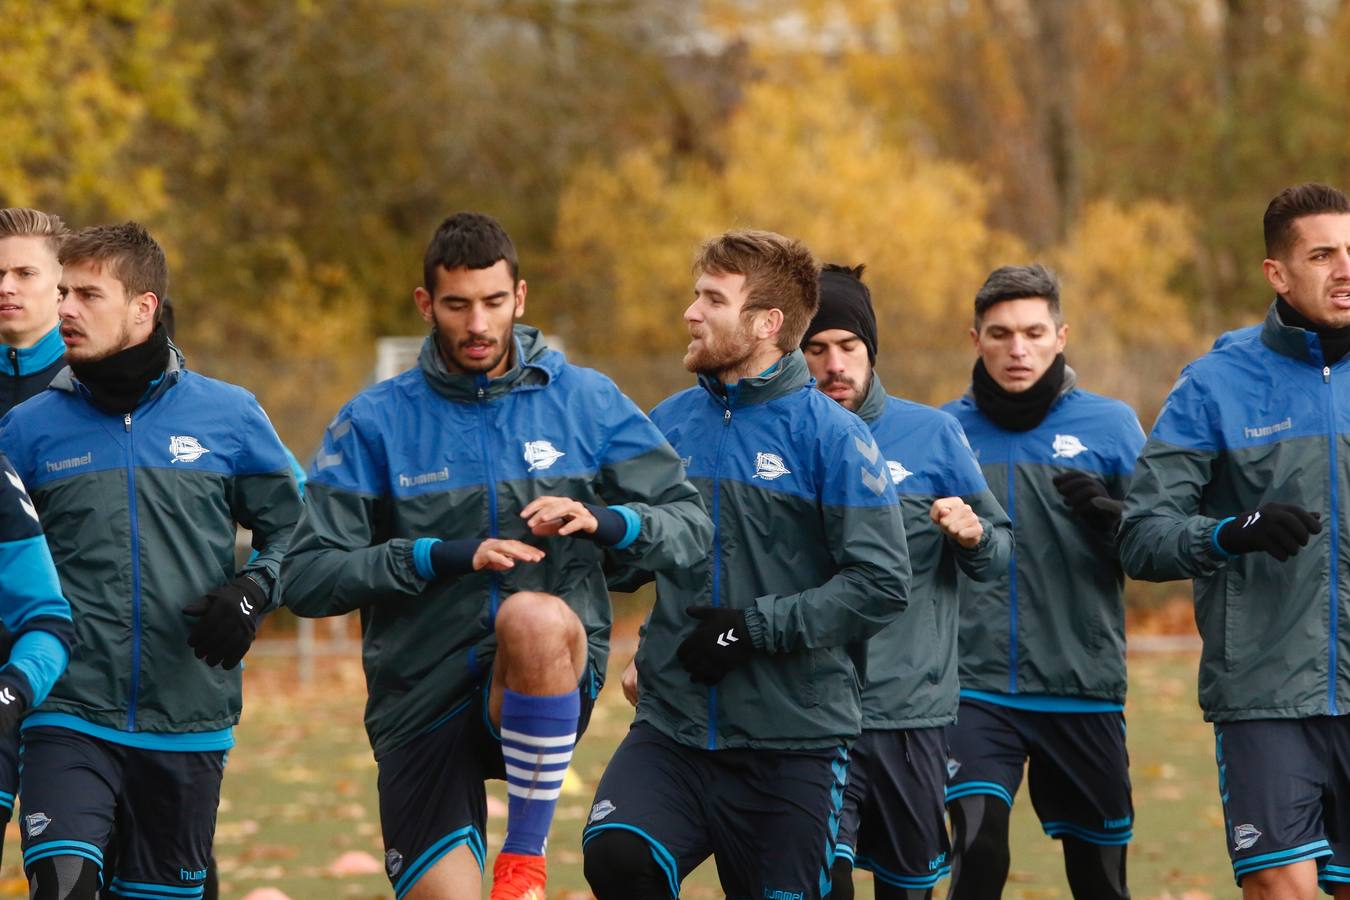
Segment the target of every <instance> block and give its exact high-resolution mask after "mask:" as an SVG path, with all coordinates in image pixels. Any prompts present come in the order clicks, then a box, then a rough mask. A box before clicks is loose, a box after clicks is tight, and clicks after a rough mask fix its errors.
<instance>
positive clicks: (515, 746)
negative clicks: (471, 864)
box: [502, 690, 581, 856]
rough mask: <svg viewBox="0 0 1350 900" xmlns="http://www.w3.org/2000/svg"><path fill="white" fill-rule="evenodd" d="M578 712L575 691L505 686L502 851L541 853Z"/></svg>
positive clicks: (574, 739)
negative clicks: (544, 692)
mask: <svg viewBox="0 0 1350 900" xmlns="http://www.w3.org/2000/svg"><path fill="white" fill-rule="evenodd" d="M580 715H581V692H580V691H572V692H571V693H567V694H559V695H557V696H552V697H537V696H534V695H533V694H517V693H516V692H515V691H512V690H507V691H506V693H505V695H504V696H503V697H502V756H503V757H504V758H505V760H506V795H507V796H506V800H507V807H506V810H507V811H506V842H505V843H504V844H502V852H503V853H519V854H523V855H525V856H543V855H544V844H545V842H547V840H548V827H549V825H550V824H552V822H553V809H554V807H556V806H557V805H558V795H559V794H560V793H562V783H563V776H564V775H566V774H567V766H568V764H569V763H571V761H572V748H573V747H574V746H576V742H577V719H578V718H579V717H580Z"/></svg>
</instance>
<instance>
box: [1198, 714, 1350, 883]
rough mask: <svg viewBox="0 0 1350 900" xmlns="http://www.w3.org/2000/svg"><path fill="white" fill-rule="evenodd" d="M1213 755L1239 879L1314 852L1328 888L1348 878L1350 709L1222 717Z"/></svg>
mask: <svg viewBox="0 0 1350 900" xmlns="http://www.w3.org/2000/svg"><path fill="white" fill-rule="evenodd" d="M1214 756H1215V759H1216V761H1217V762H1218V764H1219V798H1220V800H1222V801H1223V816H1224V830H1225V832H1226V840H1225V843H1226V844H1227V845H1228V856H1229V858H1230V859H1232V861H1233V875H1234V877H1235V878H1236V879H1237V882H1238V884H1241V883H1242V877H1243V876H1244V875H1246V874H1248V873H1250V872H1256V871H1258V870H1260V869H1270V868H1275V867H1276V866H1285V865H1289V864H1291V863H1296V862H1302V861H1303V860H1309V859H1311V860H1316V861H1317V867H1318V879H1319V881H1320V882H1321V884H1322V888H1323V889H1324V890H1325V891H1326V892H1327V893H1331V891H1332V887H1333V885H1338V884H1340V885H1344V884H1350V716H1318V717H1316V718H1311V719H1256V720H1253V721H1247V722H1222V723H1219V724H1216V725H1215V726H1214Z"/></svg>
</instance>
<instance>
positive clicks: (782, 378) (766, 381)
mask: <svg viewBox="0 0 1350 900" xmlns="http://www.w3.org/2000/svg"><path fill="white" fill-rule="evenodd" d="M698 383H699V384H700V385H701V386H702V387H703V389H704V390H705V391H707V392H708V393H709V394H711V395H712V396H713V399H714V400H716V401H717V402H718V403H720V404H721V405H723V406H725V407H727V408H728V409H730V408H733V407H740V406H753V405H754V404H757V403H768V402H769V401H770V400H777V399H778V398H779V397H783V396H785V395H787V394H790V393H792V392H793V391H795V390H798V389H800V388H802V387H805V386H806V385H808V384H811V383H812V380H811V371H810V370H809V369H807V367H806V357H805V356H802V351H801V350H793V351H792V352H791V353H789V354H787V355H786V356H784V357H783V358H782V359H780V360H779V361H778V362H777V363H775V364H774V365H772V366H770V367H769V368H768V369H766V370H765V371H763V372H761V373H759V374H758V375H753V376H751V377H749V378H742V379H741V380H740V381H738V382H736V383H735V384H732V385H725V384H722V382H720V381H718V380H717V379H716V378H713V377H712V376H711V375H700V376H698Z"/></svg>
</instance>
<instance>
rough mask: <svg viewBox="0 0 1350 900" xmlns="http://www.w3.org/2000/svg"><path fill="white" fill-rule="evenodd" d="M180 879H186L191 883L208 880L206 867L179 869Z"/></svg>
mask: <svg viewBox="0 0 1350 900" xmlns="http://www.w3.org/2000/svg"><path fill="white" fill-rule="evenodd" d="M178 880H179V881H186V882H188V883H189V884H200V883H201V882H203V881H205V880H206V870H205V869H179V870H178Z"/></svg>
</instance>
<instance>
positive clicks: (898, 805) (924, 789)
mask: <svg viewBox="0 0 1350 900" xmlns="http://www.w3.org/2000/svg"><path fill="white" fill-rule="evenodd" d="M945 731H946V729H944V728H943V727H941V726H938V727H936V728H911V729H905V730H894V731H890V730H888V731H864V732H863V733H862V737H860V738H858V742H857V743H855V744H854V745H853V749H852V751H851V752H850V755H849V766H848V787H847V788H846V789H845V790H844V809H843V811H842V813H841V815H840V825H839V840H838V845H837V846H836V848H835V858H836V859H839V858H843V859H847V860H849V861H850V862H851V863H852V865H854V866H855V867H857V868H859V869H867V870H868V871H870V872H871V873H872V875H873V877H874V878H876V880H877V881H880V882H882V883H884V884H888V885H890V886H891V887H894V888H900V889H902V890H925V889H928V888H931V887H933V886H934V885H936V884H937V883H938V882H939V881H941V880H942V879H943V878H945V877H947V876H948V875H950V874H951V864H950V859H949V857H950V855H951V843H950V841H949V840H948V838H947V823H946V819H945V816H946V808H945V806H944V805H943V787H944V785H945V783H946V780H947V739H946V735H945Z"/></svg>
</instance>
